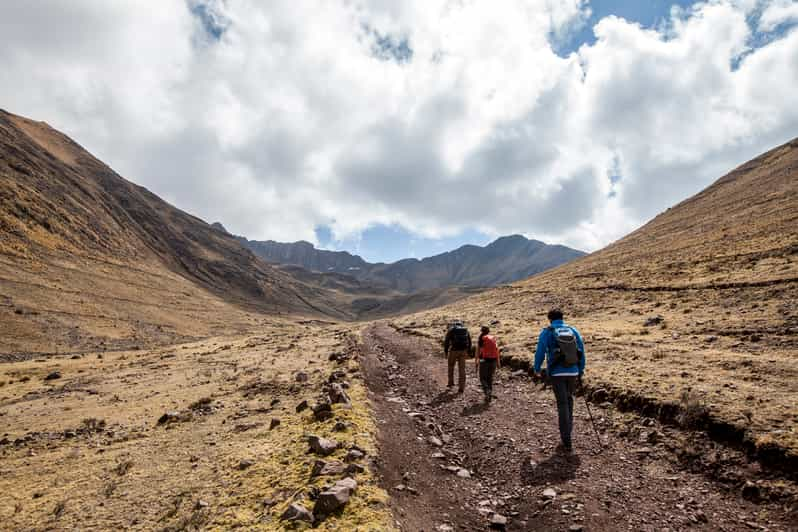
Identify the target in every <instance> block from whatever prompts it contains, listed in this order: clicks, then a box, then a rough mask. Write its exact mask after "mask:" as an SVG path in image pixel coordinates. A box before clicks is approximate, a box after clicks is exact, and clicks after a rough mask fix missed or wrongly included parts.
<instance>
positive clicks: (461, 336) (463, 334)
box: [452, 325, 468, 351]
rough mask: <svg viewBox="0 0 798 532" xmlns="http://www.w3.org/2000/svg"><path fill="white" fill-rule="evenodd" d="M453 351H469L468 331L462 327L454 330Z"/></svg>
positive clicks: (457, 326)
mask: <svg viewBox="0 0 798 532" xmlns="http://www.w3.org/2000/svg"><path fill="white" fill-rule="evenodd" d="M452 349H453V350H455V351H463V350H465V349H468V329H466V328H465V327H463V326H460V325H455V326H454V327H453V328H452Z"/></svg>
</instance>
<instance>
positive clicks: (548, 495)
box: [543, 488, 557, 499]
mask: <svg viewBox="0 0 798 532" xmlns="http://www.w3.org/2000/svg"><path fill="white" fill-rule="evenodd" d="M556 496H557V492H556V491H554V490H553V489H551V488H546V489H545V490H543V498H544V499H553V498H555V497H556Z"/></svg>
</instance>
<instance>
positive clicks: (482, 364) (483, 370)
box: [479, 358, 496, 397]
mask: <svg viewBox="0 0 798 532" xmlns="http://www.w3.org/2000/svg"><path fill="white" fill-rule="evenodd" d="M494 373H496V360H495V359H492V358H483V359H482V360H480V361H479V383H480V384H481V385H482V391H483V392H485V395H486V396H488V397H489V396H490V395H491V394H492V393H493V374H494Z"/></svg>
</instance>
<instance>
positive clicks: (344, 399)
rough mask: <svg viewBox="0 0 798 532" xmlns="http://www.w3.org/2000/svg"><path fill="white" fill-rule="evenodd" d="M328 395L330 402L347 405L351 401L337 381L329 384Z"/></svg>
mask: <svg viewBox="0 0 798 532" xmlns="http://www.w3.org/2000/svg"><path fill="white" fill-rule="evenodd" d="M328 395H329V396H330V402H331V403H332V404H338V403H343V404H346V405H348V404H351V403H352V401H351V400H350V399H349V396H348V395H347V394H346V392H345V391H344V389H343V387H342V386H341V385H340V384H338V383H337V382H334V383H332V384H331V385H330V391H329V392H328Z"/></svg>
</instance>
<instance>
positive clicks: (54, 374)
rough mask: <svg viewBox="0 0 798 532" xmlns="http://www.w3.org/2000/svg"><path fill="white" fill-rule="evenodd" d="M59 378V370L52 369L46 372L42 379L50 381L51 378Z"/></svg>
mask: <svg viewBox="0 0 798 532" xmlns="http://www.w3.org/2000/svg"><path fill="white" fill-rule="evenodd" d="M60 378H61V372H60V371H52V372H50V373H48V374H47V376H46V377H45V378H44V380H46V381H52V380H55V379H60Z"/></svg>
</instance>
